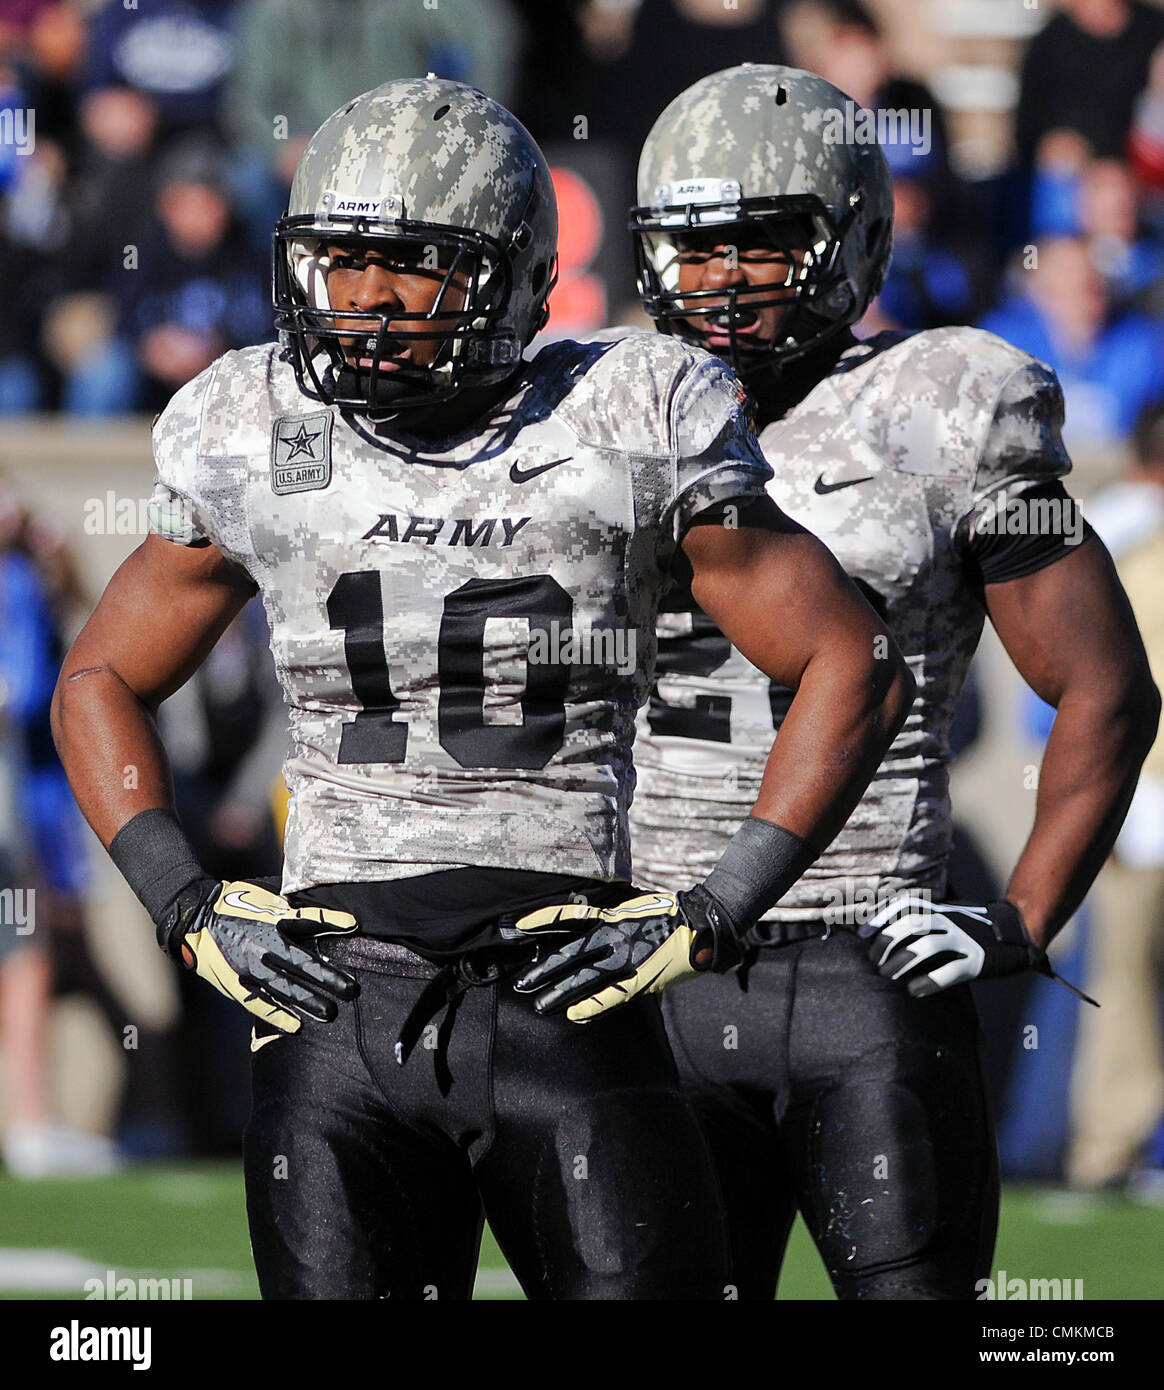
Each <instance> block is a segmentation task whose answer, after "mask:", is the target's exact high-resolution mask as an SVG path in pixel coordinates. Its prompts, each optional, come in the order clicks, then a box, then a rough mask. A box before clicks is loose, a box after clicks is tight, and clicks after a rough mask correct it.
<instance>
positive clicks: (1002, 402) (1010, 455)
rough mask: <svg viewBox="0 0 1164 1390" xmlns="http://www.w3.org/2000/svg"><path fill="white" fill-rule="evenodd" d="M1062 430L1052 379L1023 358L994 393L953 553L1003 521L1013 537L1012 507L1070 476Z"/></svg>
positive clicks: (1058, 395)
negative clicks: (1038, 490) (987, 424)
mask: <svg viewBox="0 0 1164 1390" xmlns="http://www.w3.org/2000/svg"><path fill="white" fill-rule="evenodd" d="M1062 426H1063V392H1062V390H1061V388H1060V386H1059V381H1058V378H1057V377H1056V375H1055V373H1054V372H1053V371H1052V370H1051V368H1050V367H1047V366H1044V364H1043V363H1042V362H1037V361H1035V359H1034V358H1028V359H1027V360H1026V361H1025V362H1023V363H1021V364H1020V365H1019V366H1018V367H1016V368H1015V369H1014V370H1013V371H1011V372H1009V373H1008V374H1007V376H1006V377H1005V378H1004V379H1003V381H1002V384H1001V385H1000V387H999V391H998V396H997V398H996V400H995V404H994V409H993V411H992V413H991V416H990V423H989V426H988V428H987V432H986V437H985V439H984V440H983V445H982V449H981V452H980V454H979V457H978V461H977V465H976V468H975V472H974V479H973V482H972V484H971V487H970V492H969V496H968V498H967V505H966V506H965V507H964V508H963V510H962V512H961V515H960V516H959V517H958V519H957V521H956V522H955V524H954V527H953V536H954V541H955V544H956V545H957V546H958V547H959V549H964V548H965V547H966V546H967V545H968V544H969V543H970V540H971V537H972V536H974V535H980V534H982V533H983V532H984V531H991V530H997V529H998V528H999V526H1000V524H1002V522H1003V521H1005V524H1006V525H1007V526H1008V527H1011V528H1013V529H1012V531H1011V534H1016V533H1017V528H1018V518H1017V516H1016V515H1014V504H1015V503H1016V502H1017V501H1018V500H1019V499H1021V498H1022V497H1023V496H1024V494H1027V493H1032V492H1034V491H1035V490H1037V489H1041V488H1043V487H1044V485H1045V484H1047V483H1050V482H1054V481H1055V480H1056V479H1058V478H1062V477H1064V476H1065V475H1066V474H1067V473H1069V472H1070V471H1071V459H1070V456H1069V455H1068V453H1067V450H1066V448H1065V447H1064V444H1063V439H1062V434H1061V430H1062ZM1008 509H1009V510H1008Z"/></svg>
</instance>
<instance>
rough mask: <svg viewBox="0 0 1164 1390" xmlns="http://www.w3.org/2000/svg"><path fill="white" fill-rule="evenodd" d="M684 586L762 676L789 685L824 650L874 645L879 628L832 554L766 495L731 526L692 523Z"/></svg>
mask: <svg viewBox="0 0 1164 1390" xmlns="http://www.w3.org/2000/svg"><path fill="white" fill-rule="evenodd" d="M683 551H684V554H685V555H686V558H687V560H688V562H689V563H690V565H691V570H692V577H691V592H692V594H693V596H694V598H695V600H696V602H697V603H698V604H699V606H700V607H701V608H702V609H703V610H704V612H706V613H707V614H708V615H709V617H711V618H712V620H713V621H714V622H715V623H716V624H717V625H718V626H719V628H720V630H721V631H722V632H723V633H724V635H725V636H726V637H728V638H729V640H730V641H731V642H732V643H733V645H734V646H736V647H737V648H739V650H740V651H741V652H743V654H744V655H745V656H746V657H747V658H748V660H749V661H751V662H752V664H753V665H755V666H757V667H759V669H760V670H761V671H763V672H764V673H765V675H767V676H769V677H770V678H771V679H772V680H775V681H777V682H778V683H779V684H781V685H785V686H789V687H793V688H794V687H796V686H797V685H799V683H800V679H801V677H802V675H803V674H804V670H805V668H806V667H807V666H808V664H809V662H810V661H811V660H813V659H814V658H815V657H817V656H819V655H820V654H822V652H824V651H826V650H839V649H841V648H843V647H849V646H850V644H852V645H853V646H859V647H860V650H861V652H862V655H863V656H864V655H867V654H868V653H870V652H872V651H873V650H874V645H873V644H874V641H875V639H876V638H877V636H878V635H880V634H881V633H882V632H883V629H882V626H881V623H880V621H879V620H878V618H877V615H876V614H875V613H874V612H873V610H872V609H871V608H870V607H869V605H868V604H867V603H866V602H865V600H864V599H863V598H862V597H861V595H860V594H859V593H858V592H857V590H856V588H855V587H854V586H853V584H852V583H851V581H850V580H849V579H848V577H847V576H846V574H845V573H844V571H843V570H842V569H841V567H840V565H839V564H838V563H837V561H836V559H835V558H834V557H833V555H832V553H831V552H830V551H829V550H828V549H827V548H826V547H825V546H824V545H823V544H822V543H821V542H820V541H819V540H817V538H816V537H815V536H814V535H812V533H811V532H809V531H806V530H805V529H804V528H803V527H802V526H800V525H799V524H798V523H796V522H795V521H793V520H792V519H791V518H789V517H788V516H786V515H785V514H784V513H783V512H781V511H780V509H779V508H778V507H777V506H776V505H775V503H773V502H771V501H770V500H768V499H765V500H764V501H763V502H760V503H757V504H756V505H755V506H753V507H752V508H750V509H749V510H748V511H747V512H745V513H744V514H743V515H742V516H741V518H740V525H739V526H738V527H737V528H735V529H733V528H731V527H729V526H725V525H719V526H716V525H698V526H692V527H691V528H690V529H689V530H688V531H687V533H686V535H685V536H684V538H683Z"/></svg>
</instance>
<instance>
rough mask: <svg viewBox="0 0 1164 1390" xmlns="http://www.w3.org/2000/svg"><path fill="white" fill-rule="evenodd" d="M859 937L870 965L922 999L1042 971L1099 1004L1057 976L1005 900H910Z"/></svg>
mask: <svg viewBox="0 0 1164 1390" xmlns="http://www.w3.org/2000/svg"><path fill="white" fill-rule="evenodd" d="M858 934H859V935H860V936H861V937H863V938H864V939H865V940H867V941H869V942H870V946H869V959H870V960H871V961H872V962H873V964H874V965H875V966H876V967H877V969H878V970H879V971H880V972H881V974H882V975H884V976H885V977H886V978H887V979H890V980H901V981H903V982H904V983H905V985H906V986H907V988H908V989H909V992H910V994H912V995H913V996H914V997H915V998H918V999H921V998H924V997H925V996H926V995H927V994H937V993H938V991H939V990H943V989H949V988H950V987H951V986H952V985H962V984H966V983H967V982H968V981H970V980H991V979H998V978H999V977H1001V976H1004V975H1018V974H1020V973H1021V972H1022V971H1024V970H1037V971H1038V972H1039V974H1041V975H1047V976H1049V977H1051V978H1052V979H1056V980H1059V981H1060V983H1062V984H1064V985H1067V988H1068V989H1069V990H1071V992H1072V993H1073V994H1076V995H1078V996H1079V998H1081V999H1086V1000H1087V1002H1088V1003H1089V1004H1094V1003H1095V1000H1094V999H1088V996H1087V995H1086V994H1082V993H1081V992H1080V991H1079V990H1077V989H1076V988H1075V986H1074V985H1072V984H1068V982H1067V981H1066V980H1064V979H1063V977H1062V976H1061V975H1057V974H1056V973H1055V971H1054V970H1052V968H1051V962H1050V961H1049V960H1048V959H1047V953H1046V952H1045V951H1044V950H1042V949H1041V948H1040V947H1038V946H1036V945H1035V943H1034V942H1033V941H1032V940H1031V937H1030V933H1029V932H1028V931H1027V928H1026V923H1025V922H1024V921H1023V919H1022V915H1021V914H1020V912H1019V910H1018V908H1016V907H1015V906H1014V904H1013V903H1009V902H1007V901H1006V900H1005V898H1004V899H1000V900H999V901H998V902H993V903H987V904H986V905H985V907H975V906H972V905H971V904H969V903H935V902H931V901H930V900H929V899H928V898H922V897H914V896H910V895H908V894H907V895H905V896H903V897H900V898H894V899H893V901H892V902H889V903H887V904H886V905H885V907H883V908H881V909H880V911H878V912H876V913H875V914H874V915H873V916H872V917H871V918H870V919H869V921H868V922H866V923H865V924H864V926H862V927H861V930H860V932H859V933H858ZM1096 1007H1098V1005H1097V1006H1096Z"/></svg>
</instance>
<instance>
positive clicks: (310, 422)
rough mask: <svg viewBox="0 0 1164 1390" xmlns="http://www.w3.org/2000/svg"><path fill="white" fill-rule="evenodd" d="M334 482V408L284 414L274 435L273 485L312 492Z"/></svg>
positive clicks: (277, 488) (282, 489)
mask: <svg viewBox="0 0 1164 1390" xmlns="http://www.w3.org/2000/svg"><path fill="white" fill-rule="evenodd" d="M330 482H331V411H329V410H320V411H317V412H316V413H315V414H314V415H285V416H283V417H282V418H281V419H279V420H276V421H275V429H274V432H273V433H272V435H271V488H272V490H273V491H275V492H277V493H279V494H280V495H282V494H284V493H288V492H311V491H312V490H313V489H315V488H321V487H327V485H328V483H330Z"/></svg>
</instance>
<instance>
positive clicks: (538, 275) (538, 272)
mask: <svg viewBox="0 0 1164 1390" xmlns="http://www.w3.org/2000/svg"><path fill="white" fill-rule="evenodd" d="M545 283H546V263H545V261H538V263H537V265H535V266H534V268H533V273H532V274H531V275H530V285H531V287H532V288H533V292H534V294H537V293H538V291H539V290H540V289H541V287H542V286H543V285H544V284H545Z"/></svg>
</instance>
